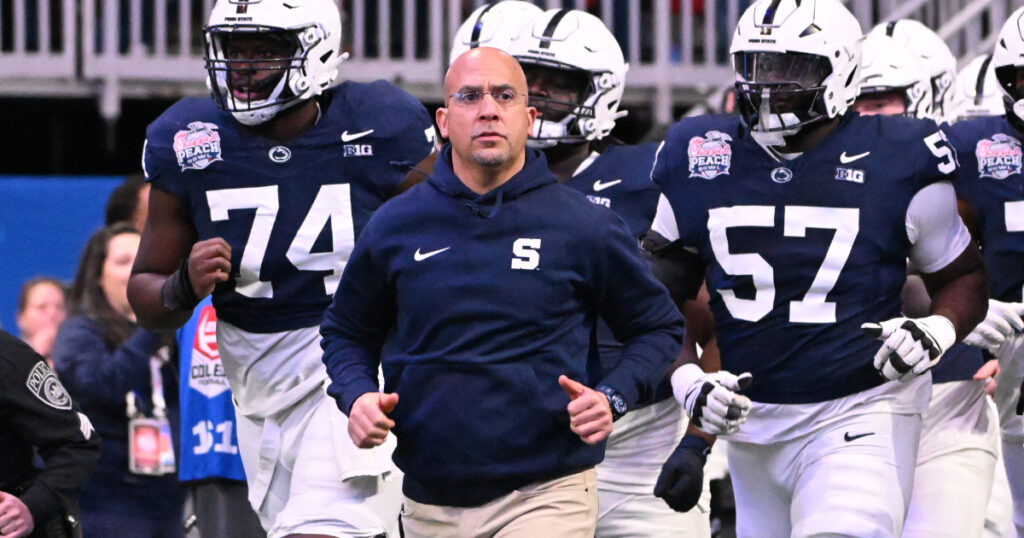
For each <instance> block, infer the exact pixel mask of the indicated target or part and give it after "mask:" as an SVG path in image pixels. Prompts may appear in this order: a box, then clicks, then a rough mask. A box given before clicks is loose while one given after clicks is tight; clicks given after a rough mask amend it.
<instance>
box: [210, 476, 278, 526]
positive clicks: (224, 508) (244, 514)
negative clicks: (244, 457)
mask: <svg viewBox="0 0 1024 538" xmlns="http://www.w3.org/2000/svg"><path fill="white" fill-rule="evenodd" d="M247 494H248V488H247V487H246V485H245V482H237V481H234V480H220V479H213V480H210V481H207V482H203V483H201V484H197V485H195V486H193V487H192V503H193V505H194V511H195V514H196V528H197V529H199V535H200V536H202V537H204V538H206V537H211V536H212V537H216V538H260V537H262V536H266V533H265V532H264V531H263V527H262V526H261V525H260V520H259V518H258V517H257V516H256V513H255V512H254V511H253V509H252V506H251V505H250V504H249V500H248V499H247Z"/></svg>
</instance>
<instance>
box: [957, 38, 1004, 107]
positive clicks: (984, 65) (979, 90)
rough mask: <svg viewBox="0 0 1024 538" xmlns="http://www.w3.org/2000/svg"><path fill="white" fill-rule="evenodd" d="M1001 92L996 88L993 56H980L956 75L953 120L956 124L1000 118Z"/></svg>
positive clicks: (997, 86) (997, 85) (997, 82)
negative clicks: (971, 119)
mask: <svg viewBox="0 0 1024 538" xmlns="http://www.w3.org/2000/svg"><path fill="white" fill-rule="evenodd" d="M1004 113H1005V109H1004V108H1003V92H1002V91H1000V89H999V81H998V80H996V72H995V70H994V69H992V55H991V54H982V55H981V56H978V57H977V58H975V59H973V60H971V62H970V63H968V64H967V65H966V66H964V68H963V69H961V70H960V72H959V73H957V75H956V92H954V94H953V115H954V117H953V118H950V119H951V120H953V119H955V120H956V121H960V120H966V119H970V118H977V117H980V116H1002V115H1003V114H1004Z"/></svg>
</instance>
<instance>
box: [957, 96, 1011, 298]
mask: <svg viewBox="0 0 1024 538" xmlns="http://www.w3.org/2000/svg"><path fill="white" fill-rule="evenodd" d="M945 129H946V130H947V131H948V132H949V140H950V142H951V143H952V144H953V145H954V147H956V150H957V154H958V155H959V156H960V165H961V168H960V170H959V171H958V172H957V176H956V181H955V182H954V183H953V185H954V187H956V194H957V197H958V198H960V199H961V200H964V201H966V202H967V203H969V204H970V205H971V207H972V208H973V209H974V214H975V216H976V217H977V219H978V226H979V228H980V230H981V238H980V240H981V244H982V249H981V253H982V255H983V256H984V257H985V265H986V266H987V268H988V277H989V286H990V296H991V297H992V298H994V299H997V300H1000V301H1005V302H1013V303H1017V302H1021V300H1022V288H1024V174H1022V173H1021V171H1022V168H1024V166H1022V152H1021V140H1022V139H1024V135H1022V133H1020V132H1019V131H1017V130H1016V129H1014V128H1013V126H1012V125H1010V122H1008V121H1007V120H1006V117H1005V116H991V117H986V118H976V119H972V120H966V121H960V122H957V123H955V124H953V125H952V126H949V127H946V128H945Z"/></svg>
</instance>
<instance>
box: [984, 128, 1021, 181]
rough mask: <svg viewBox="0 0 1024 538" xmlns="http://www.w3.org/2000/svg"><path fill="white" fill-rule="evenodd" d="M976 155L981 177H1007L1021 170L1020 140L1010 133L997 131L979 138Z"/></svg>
mask: <svg viewBox="0 0 1024 538" xmlns="http://www.w3.org/2000/svg"><path fill="white" fill-rule="evenodd" d="M974 155H975V156H976V157H978V174H979V176H980V177H990V178H994V179H1006V178H1008V177H1010V176H1012V175H1014V174H1019V173H1020V171H1021V156H1022V153H1021V149H1020V141H1019V140H1017V139H1016V138H1013V137H1012V136H1010V135H1007V134H1003V133H996V134H994V135H992V138H984V139H981V140H979V141H978V145H977V146H976V147H975V148H974Z"/></svg>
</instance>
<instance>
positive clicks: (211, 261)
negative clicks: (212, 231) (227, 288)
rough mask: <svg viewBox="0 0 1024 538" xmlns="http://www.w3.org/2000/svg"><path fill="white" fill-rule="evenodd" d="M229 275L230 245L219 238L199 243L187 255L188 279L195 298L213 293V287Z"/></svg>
mask: <svg viewBox="0 0 1024 538" xmlns="http://www.w3.org/2000/svg"><path fill="white" fill-rule="evenodd" d="M230 274H231V245H229V244H228V242H227V241H225V240H224V239H222V238H220V237H214V238H212V239H206V240H205V241H199V242H198V243H196V244H194V245H192V252H191V253H190V254H189V255H188V278H189V281H190V282H191V283H192V289H193V291H195V293H196V297H197V298H199V299H202V298H203V297H206V296H207V295H209V294H211V293H213V287H214V286H216V285H217V284H218V283H219V282H224V281H226V280H227V279H228V276H229V275H230Z"/></svg>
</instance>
